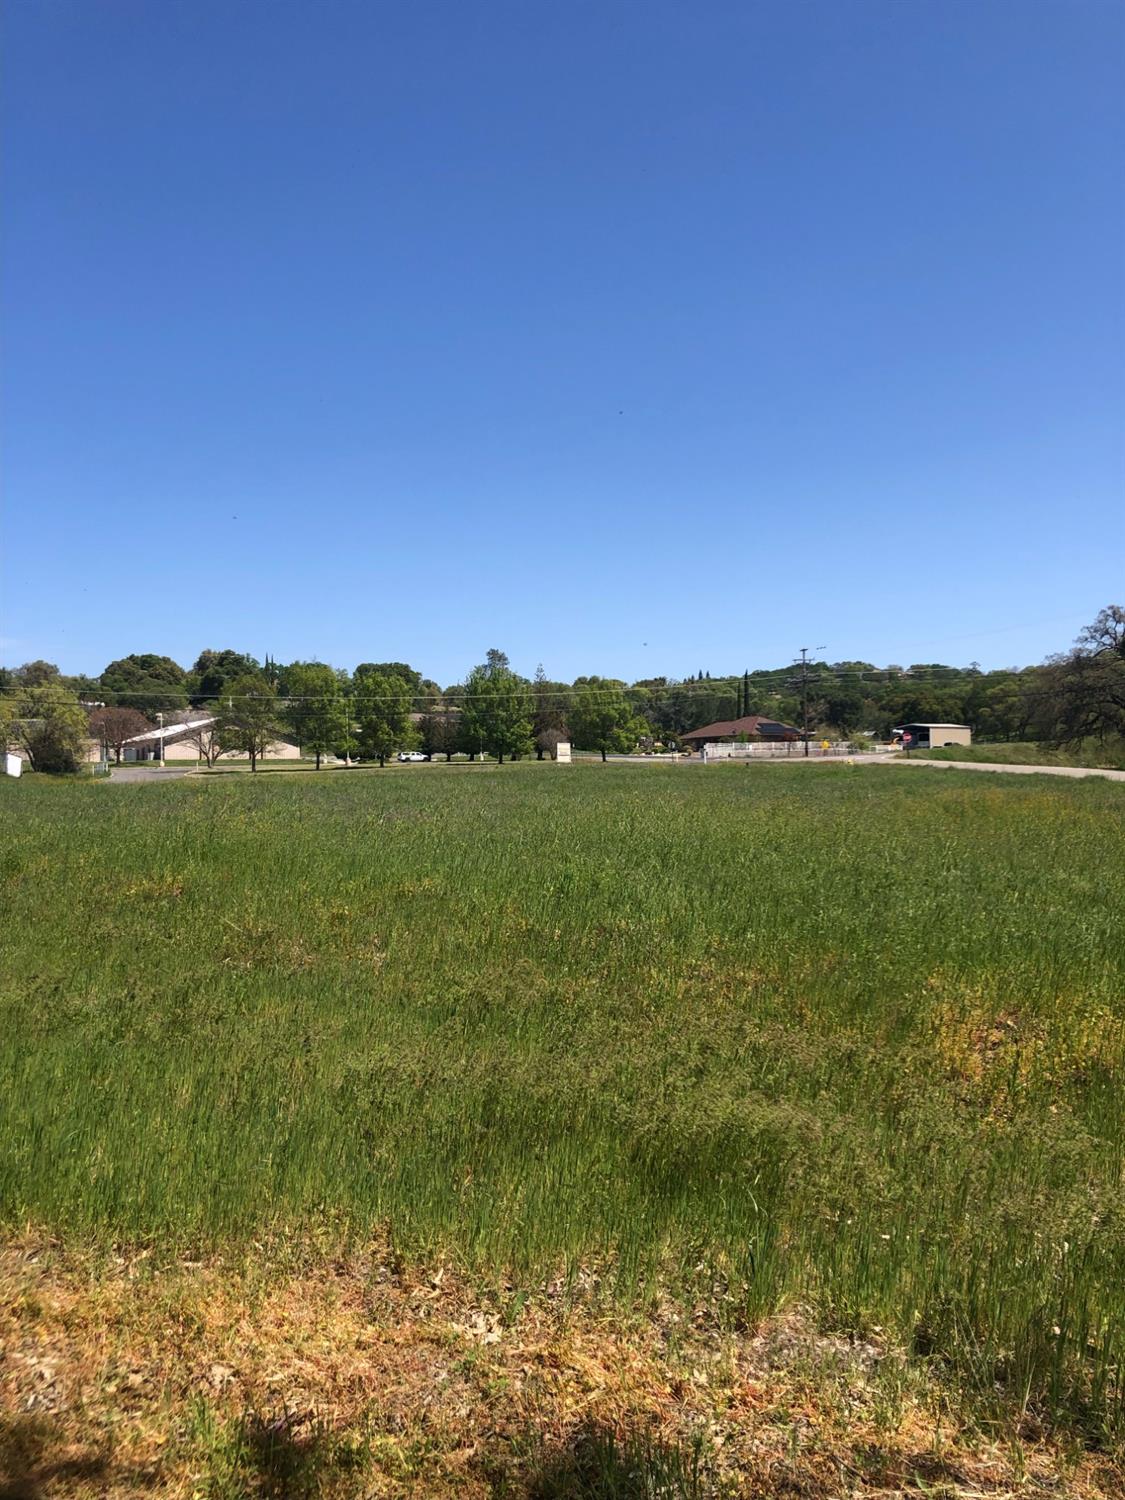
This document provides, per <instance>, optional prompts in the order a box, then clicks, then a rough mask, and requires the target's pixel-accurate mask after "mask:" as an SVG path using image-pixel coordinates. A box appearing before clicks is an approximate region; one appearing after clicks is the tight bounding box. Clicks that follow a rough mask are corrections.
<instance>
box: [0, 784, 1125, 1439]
mask: <svg viewBox="0 0 1125 1500" xmlns="http://www.w3.org/2000/svg"><path fill="white" fill-rule="evenodd" d="M403 769H404V770H407V769H410V770H415V771H417V770H418V769H419V768H403ZM982 780H984V781H986V782H987V783H988V784H987V785H982ZM0 826H2V828H3V832H4V837H3V842H2V844H0V892H2V893H3V908H4V910H3V921H2V925H0V1008H2V1013H0V1098H3V1100H4V1108H3V1111H2V1112H0V1214H2V1215H3V1217H4V1219H5V1221H6V1222H7V1223H8V1224H9V1225H10V1226H17V1225H19V1224H22V1223H25V1222H28V1221H31V1222H35V1223H38V1224H40V1225H43V1226H46V1227H48V1228H50V1229H53V1230H57V1231H58V1232H59V1233H60V1234H62V1235H64V1236H70V1237H75V1236H81V1237H93V1238H94V1239H95V1240H97V1239H101V1240H104V1241H105V1242H107V1243H108V1242H110V1241H111V1240H112V1241H124V1240H128V1241H137V1240H143V1239H145V1238H146V1237H153V1238H159V1239H160V1240H161V1241H163V1242H165V1243H170V1244H172V1243H174V1244H175V1245H177V1246H192V1245H198V1244H215V1243H222V1242H223V1241H224V1240H230V1239H237V1240H243V1239H246V1238H247V1237H250V1236H253V1235H254V1234H255V1233H258V1232H262V1231H267V1230H270V1229H275V1228H284V1227H287V1226H308V1225H310V1224H312V1225H316V1226H318V1227H319V1228H320V1229H321V1230H322V1231H324V1230H327V1231H328V1232H329V1233H330V1235H335V1236H339V1237H341V1238H343V1237H345V1236H346V1235H347V1234H348V1233H349V1232H355V1233H361V1232H363V1231H365V1230H369V1229H371V1228H372V1227H373V1226H375V1225H380V1226H389V1227H390V1230H391V1232H392V1234H393V1236H394V1238H395V1242H396V1244H397V1245H398V1246H400V1247H401V1249H402V1251H403V1252H404V1253H405V1254H407V1255H409V1254H412V1253H415V1252H419V1253H422V1252H426V1251H431V1250H435V1249H441V1250H443V1251H444V1252H446V1253H449V1254H452V1255H453V1256H454V1257H455V1258H456V1259H457V1260H458V1261H460V1262H461V1263H462V1264H463V1265H465V1266H466V1267H467V1268H468V1269H469V1270H470V1271H472V1273H473V1274H481V1275H491V1274H495V1273H498V1272H499V1271H500V1270H501V1269H504V1270H506V1272H507V1273H508V1274H509V1275H510V1276H511V1277H513V1278H514V1280H515V1282H516V1283H517V1284H520V1283H521V1282H522V1283H523V1284H527V1285H531V1284H533V1283H534V1282H536V1281H537V1280H538V1279H541V1278H542V1277H543V1276H544V1275H546V1274H547V1273H554V1272H556V1271H558V1270H560V1269H562V1270H565V1269H567V1268H569V1269H571V1270H574V1269H576V1268H578V1267H579V1266H585V1267H596V1268H600V1269H601V1270H602V1272H603V1274H604V1277H605V1285H606V1286H607V1288H608V1289H609V1290H610V1291H611V1292H613V1293H615V1294H620V1295H622V1296H625V1297H635V1296H637V1295H642V1296H643V1295H644V1294H645V1293H646V1292H647V1291H649V1290H651V1289H652V1288H654V1287H655V1286H656V1285H658V1284H663V1285H664V1286H666V1287H668V1288H670V1289H672V1290H673V1291H676V1290H679V1291H681V1292H682V1293H683V1294H684V1295H685V1296H687V1295H690V1296H692V1297H695V1298H701V1299H703V1300H705V1301H706V1302H707V1303H708V1304H710V1305H713V1306H714V1307H715V1308H717V1309H718V1310H719V1311H720V1312H721V1313H722V1315H723V1316H724V1317H728V1318H731V1319H741V1318H744V1317H748V1316H755V1315H757V1314H759V1313H760V1312H762V1311H764V1310H767V1309H773V1308H775V1307H778V1306H779V1305H781V1304H783V1303H784V1302H786V1301H787V1300H800V1301H801V1302H803V1303H805V1304H807V1305H809V1306H811V1307H812V1308H814V1309H815V1310H816V1312H817V1315H818V1316H819V1317H820V1318H821V1320H822V1321H824V1322H825V1323H827V1324H830V1325H831V1326H834V1327H837V1328H842V1329H848V1330H859V1329H863V1328H866V1327H869V1326H874V1325H878V1326H880V1327H882V1328H885V1329H887V1330H889V1331H890V1333H891V1334H892V1335H893V1336H896V1337H897V1338H899V1339H901V1341H902V1342H903V1344H904V1345H905V1346H906V1347H907V1348H909V1349H913V1350H914V1351H915V1352H916V1353H917V1354H919V1355H927V1356H932V1357H940V1358H942V1359H943V1360H945V1361H947V1362H948V1366H949V1368H950V1369H951V1370H953V1371H955V1372H957V1373H958V1374H959V1376H960V1377H961V1378H962V1379H964V1380H965V1381H966V1382H968V1383H970V1384H973V1385H974V1386H976V1387H977V1388H979V1390H980V1391H981V1392H984V1393H989V1392H993V1391H995V1390H996V1389H997V1388H998V1387H999V1388H1000V1389H1002V1390H1004V1391H1006V1392H1007V1393H1008V1394H1009V1395H1010V1396H1011V1398H1012V1399H1013V1400H1016V1401H1023V1400H1025V1399H1028V1400H1031V1401H1033V1402H1034V1403H1037V1404H1038V1406H1039V1407H1040V1408H1041V1409H1042V1410H1044V1411H1047V1410H1050V1411H1053V1412H1055V1413H1056V1414H1060V1415H1062V1416H1063V1417H1065V1418H1066V1419H1067V1420H1068V1421H1072V1422H1074V1423H1076V1424H1078V1425H1080V1426H1082V1427H1083V1428H1084V1429H1086V1430H1087V1431H1093V1432H1097V1433H1106V1432H1109V1431H1111V1430H1117V1429H1119V1427H1120V1418H1121V1399H1122V1396H1121V1388H1120V1385H1119V1384H1118V1376H1117V1370H1118V1362H1119V1360H1120V1358H1121V1339H1122V1336H1123V1330H1125V1189H1123V1185H1122V1184H1123V1168H1125V1151H1123V1147H1125V1090H1123V1089H1122V1086H1121V1083H1122V1072H1121V1064H1122V1054H1123V1036H1125V1033H1123V1019H1125V871H1123V866H1122V860H1121V849H1122V847H1123V839H1125V796H1123V795H1122V789H1121V788H1120V787H1118V786H1115V785H1112V784H1104V783H1097V782H1081V783H1068V782H1060V783H1057V784H1056V783H1053V782H1052V783H1050V784H1046V785H1042V784H1039V783H1038V781H1028V780H1025V779H1017V778H995V779H993V778H980V777H968V776H965V777H960V776H957V775H955V774H951V775H949V776H948V777H942V778H940V779H931V778H929V777H918V776H917V775H915V774H913V773H911V772H909V771H908V770H906V769H902V770H896V769H895V768H893V767H879V768H861V767H847V766H823V767H809V768H807V769H806V770H805V771H803V773H802V774H801V775H800V776H785V777H781V776H777V775H775V774H771V771H770V769H769V768H766V767H751V768H746V767H742V766H732V767H730V768H715V769H712V770H710V771H708V772H706V773H702V772H696V771H690V770H685V769H683V768H676V767H673V766H667V767H661V766H628V765H617V766H615V765H612V764H611V765H609V766H605V767H602V766H572V767H569V768H565V767H558V766H553V765H550V764H546V765H537V764H535V763H521V764H518V765H515V766H505V767H503V768H499V769H498V768H495V767H492V768H487V769H485V768H482V769H481V770H480V771H479V773H478V774H471V775H470V774H466V773H465V772H464V771H463V770H461V769H458V768H454V769H453V770H451V771H446V770H444V769H443V768H442V767H440V766H432V767H427V768H424V771H423V774H410V775H408V774H394V775H391V774H381V775H380V774H372V775H361V776H360V775H357V776H351V775H348V776H324V777H311V776H310V777H297V776H293V777H288V776H282V777H276V776H259V777H251V776H230V777H215V778H205V777H199V778H197V777H189V778H186V779H184V780H181V781H176V782H171V783H166V784H156V785H151V786H128V785H126V786H114V785H112V784H109V785H107V784H91V783H82V782H73V781H72V782H69V783H68V782H58V783H51V782H48V781H47V780H45V779H38V778H37V779H35V780H34V781H28V782H24V783H19V782H11V783H5V784H3V785H0Z"/></svg>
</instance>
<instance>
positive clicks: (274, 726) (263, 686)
mask: <svg viewBox="0 0 1125 1500" xmlns="http://www.w3.org/2000/svg"><path fill="white" fill-rule="evenodd" d="M280 732H281V723H280V711H279V705H278V698H277V689H276V688H275V687H274V686H273V684H272V683H271V682H269V681H267V679H266V678H265V677H263V676H262V674H261V673H260V672H247V673H246V674H245V676H243V677H236V678H235V679H234V681H233V682H228V683H227V685H226V687H225V688H224V690H223V696H222V697H221V698H220V699H219V701H218V703H217V704H216V705H215V738H216V740H217V742H218V745H219V746H220V749H221V751H222V753H223V754H228V753H230V752H232V751H234V752H238V753H241V754H243V755H246V756H249V758H250V769H251V771H256V770H257V769H258V762H259V760H261V758H262V757H263V756H264V755H265V754H266V752H267V751H268V750H269V748H270V746H271V745H272V744H274V742H275V741H276V740H277V738H278V735H279V734H280Z"/></svg>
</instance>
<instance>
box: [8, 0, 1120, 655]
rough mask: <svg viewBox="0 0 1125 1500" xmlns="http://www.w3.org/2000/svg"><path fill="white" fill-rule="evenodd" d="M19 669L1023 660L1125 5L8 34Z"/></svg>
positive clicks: (87, 27)
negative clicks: (136, 655)
mask: <svg viewBox="0 0 1125 1500" xmlns="http://www.w3.org/2000/svg"><path fill="white" fill-rule="evenodd" d="M4 12H5V18H4V22H3V38H2V41H3V49H2V50H3V67H4V77H3V98H4V105H3V108H4V114H5V119H4V133H5V137H6V158H7V160H6V168H5V173H4V185H3V194H4V201H3V218H4V224H5V241H6V247H5V259H4V275H3V307H2V313H3V330H4V339H3V355H2V358H3V382H4V385H3V400H4V445H3V460H2V462H3V505H4V508H3V516H2V551H3V558H2V563H3V573H2V578H0V581H2V587H3V595H2V600H0V635H2V637H3V645H2V647H0V657H2V659H3V660H5V661H6V662H8V663H12V664H14V663H17V662H19V661H22V660H24V659H26V658H30V657H40V656H42V657H47V658H48V659H50V660H55V661H58V662H59V663H60V665H61V666H62V667H63V669H64V670H66V671H80V670H82V671H95V672H96V671H99V670H100V669H101V667H102V666H104V664H105V663H106V661H107V660H109V659H110V658H112V657H115V656H117V655H120V654H122V653H124V652H127V651H133V650H136V651H145V650H149V651H158V652H166V653H168V654H169V655H172V656H174V657H176V658H177V659H178V660H180V661H181V662H183V663H185V664H190V662H191V660H192V659H193V658H194V657H195V655H196V654H197V652H198V651H199V650H200V649H201V648H203V647H205V646H213V647H224V646H228V645H229V646H234V647H236V648H238V649H243V650H249V651H251V652H253V653H254V654H255V655H258V656H261V655H264V654H265V653H266V652H271V653H272V654H273V655H274V656H275V657H277V658H279V659H281V660H286V659H290V658H294V657H319V658H320V659H322V660H327V661H330V662H332V663H334V664H336V665H341V666H347V667H351V666H353V665H354V664H355V663H356V662H357V661H361V660H372V659H374V660H385V659H405V660H408V661H410V662H412V663H413V664H414V665H416V666H417V667H419V668H420V669H422V670H423V671H424V672H425V673H426V674H427V675H431V676H433V677H435V678H437V679H438V680H439V681H441V682H443V683H446V682H451V681H454V680H457V679H458V678H459V677H460V676H461V675H462V674H463V673H464V671H465V670H466V669H467V668H468V667H469V666H470V665H471V664H472V663H473V662H475V661H477V660H480V659H481V658H482V656H483V654H484V651H485V650H486V648H487V647H489V646H493V645H495V646H499V647H501V648H502V649H505V650H507V651H508V652H509V654H510V655H511V657H512V660H513V664H514V665H515V666H516V667H518V668H519V669H521V670H524V671H527V672H531V671H533V670H534V668H535V665H536V663H537V662H539V661H542V662H543V663H544V665H545V666H546V668H547V670H548V672H549V673H550V674H552V675H555V676H560V677H563V678H570V677H572V676H574V675H575V674H577V673H580V672H590V671H596V672H603V673H608V674H613V675H619V676H624V677H627V678H635V677H638V676H646V675H650V674H655V673H659V672H666V673H669V674H674V675H684V674H687V673H689V672H694V671H695V670H696V669H697V668H700V667H703V668H705V669H707V670H709V671H711V672H713V673H718V672H720V671H723V670H739V669H741V668H743V667H744V666H750V667H756V666H766V665H774V664H781V663H783V662H785V661H787V660H788V659H789V658H790V657H791V656H792V655H793V654H794V652H795V651H796V649H797V648H798V647H799V646H801V645H809V646H819V645H821V644H822V643H823V644H824V646H825V647H826V650H825V652H824V653H823V654H824V655H825V656H827V657H828V658H829V659H832V660H841V659H845V658H857V657H863V658H867V659H870V660H874V661H876V662H878V663H884V662H890V661H896V662H909V661H933V660H944V661H955V662H962V661H968V660H970V659H973V658H976V659H977V660H979V661H981V662H982V663H983V664H984V665H985V666H999V665H1007V664H1010V663H1015V662H1021V663H1022V662H1027V661H1033V660H1038V659H1040V658H1041V657H1042V656H1043V655H1044V654H1045V653H1046V652H1048V651H1050V650H1054V649H1057V648H1060V647H1063V646H1065V645H1066V644H1067V643H1068V642H1069V641H1070V639H1071V638H1072V637H1073V635H1074V634H1075V632H1076V631H1077V629H1078V628H1079V626H1081V625H1082V624H1083V623H1084V622H1085V621H1087V620H1088V619H1090V618H1091V617H1092V616H1093V615H1094V614H1095V613H1096V612H1097V610H1098V609H1099V608H1100V607H1101V606H1102V605H1103V604H1106V603H1108V602H1110V601H1120V600H1122V598H1123V597H1125V417H1123V413H1125V357H1123V354H1122V350H1123V348H1125V293H1123V280H1125V276H1123V272H1125V207H1123V204H1125V195H1123V192H1122V188H1123V184H1125V110H1123V106H1122V78H1123V76H1125V6H1123V5H1122V4H1120V3H1119V0H1067V3H1063V0H1052V3H1045V0H1035V3H1032V0H1018V3H1010V4H1009V3H1003V4H997V3H989V0H973V3H968V0H959V3H952V0H947V3H929V4H921V3H902V0H888V3H864V0H847V3H843V4H842V3H840V0H829V3H824V4H811V3H790V0H774V3H771V4H752V3H746V0H738V3H731V4H699V5H689V4H685V3H683V0H677V3H675V4H666V3H661V0H646V3H644V4H635V3H613V0H595V3H586V0H579V3H573V0H568V3H565V4H562V3H554V4H549V3H547V0H532V3H528V0H514V3H495V0H480V3H472V4H466V3H464V0H456V3H440V4H439V3H425V0H418V3H410V4H404V3H398V4H392V3H389V0H386V3H379V0H303V3H300V4H297V3H292V0H233V3H232V0H159V3H154V0H99V3H91V0H7V4H6V5H5V7H4Z"/></svg>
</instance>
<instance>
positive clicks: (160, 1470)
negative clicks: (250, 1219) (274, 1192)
mask: <svg viewBox="0 0 1125 1500" xmlns="http://www.w3.org/2000/svg"><path fill="white" fill-rule="evenodd" d="M609 1435H615V1436H616V1437H617V1438H618V1439H620V1440H623V1441H625V1442H629V1441H633V1442H636V1441H637V1440H638V1439H641V1440H643V1443H644V1444H645V1446H646V1449H651V1451H653V1452H657V1453H659V1452H664V1451H671V1452H675V1451H677V1450H679V1451H681V1452H685V1451H686V1452H690V1451H691V1450H692V1448H693V1445H694V1446H695V1447H697V1448H698V1451H699V1453H700V1455H701V1458H700V1469H701V1477H700V1480H699V1486H698V1487H697V1488H695V1489H676V1488H671V1489H669V1490H667V1491H666V1492H665V1493H667V1494H668V1495H670V1496H671V1495H675V1494H681V1493H683V1494H687V1493H691V1494H698V1495H700V1496H703V1495H708V1494H716V1495H718V1494H722V1495H728V1494H729V1495H754V1496H778V1497H780V1496H809V1497H812V1496H841V1497H843V1496H886V1497H890V1496H894V1495H903V1494H919V1495H921V1494H926V1495H930V1496H946V1497H953V1496H959V1497H965V1500H968V1497H972V1496H983V1495H988V1496H992V1497H1001V1496H1007V1495H1011V1496H1015V1495H1021V1496H1024V1495H1034V1494H1040V1493H1042V1494H1047V1493H1050V1494H1052V1495H1056V1496H1072V1497H1079V1496H1082V1497H1099V1500H1109V1497H1110V1496H1114V1495H1118V1494H1120V1493H1121V1490H1122V1473H1121V1471H1120V1470H1118V1469H1115V1468H1114V1467H1113V1466H1112V1464H1111V1463H1110V1462H1109V1461H1108V1460H1105V1459H1098V1458H1096V1457H1091V1456H1089V1455H1086V1456H1078V1455H1071V1456H1069V1457H1068V1456H1067V1455H1066V1454H1064V1453H1062V1452H1060V1451H1059V1450H1058V1449H1057V1448H1055V1447H1052V1446H1051V1445H1050V1444H1049V1443H1047V1442H1046V1441H1044V1440H1043V1439H1042V1438H1040V1437H1037V1435H1036V1434H1035V1433H1034V1431H1033V1430H1025V1431H1024V1432H1023V1433H1022V1434H1020V1435H1019V1436H1016V1435H1014V1434H1011V1433H1009V1434H1008V1435H1007V1436H1006V1437H1004V1438H1000V1437H998V1436H997V1435H996V1434H992V1435H988V1434H985V1433H982V1432H981V1430H980V1429H979V1428H975V1429H973V1428H970V1427H968V1426H967V1425H964V1424H963V1423H962V1421H961V1419H960V1417H959V1413H958V1412H957V1410H956V1409H954V1408H953V1407H952V1406H951V1405H950V1403H949V1397H948V1393H947V1392H945V1391H943V1389H942V1387H941V1386H940V1385H939V1384H938V1383H937V1382H936V1381H935V1380H934V1379H933V1378H932V1377H929V1378H927V1377H926V1376H924V1375H922V1374H920V1373H918V1372H917V1371H915V1370H912V1369H911V1368H910V1367H908V1366H907V1365H906V1363H905V1362H904V1361H903V1360H901V1359H900V1358H898V1357H897V1356H896V1355H895V1353H894V1352H893V1351H889V1350H887V1349H885V1348H882V1347H880V1346H879V1345H878V1344H874V1343H869V1344H856V1343H853V1342H850V1341H847V1340H842V1339H832V1338H827V1337H824V1336H823V1335H818V1334H816V1333H815V1332H814V1331H813V1330H812V1329H811V1328H810V1327H809V1326H808V1325H807V1323H806V1322H805V1321H804V1320H803V1318H802V1317H801V1316H800V1314H799V1313H798V1312H797V1311H791V1312H790V1313H789V1314H787V1315H786V1316H783V1317H779V1318H776V1319H773V1320H771V1321H770V1322H769V1323H767V1324H765V1325H763V1326H761V1327H759V1328H756V1329H747V1330H743V1331H740V1332H735V1333H731V1332H725V1331H722V1330H720V1329H719V1327H718V1326H717V1325H716V1323H715V1322H714V1320H713V1318H712V1317H711V1315H710V1313H709V1311H708V1309H707V1308H706V1307H705V1306H702V1305H701V1306H699V1307H697V1308H695V1309H691V1308H684V1307H682V1306H678V1305H675V1304H672V1303H667V1304H664V1305H659V1306H657V1307H656V1308H654V1309H650V1310H649V1311H648V1312H647V1313H646V1315H645V1316H643V1317H642V1316H639V1315H637V1316H632V1317H623V1316H622V1315H621V1313H620V1312H617V1313H612V1312H610V1311H609V1310H608V1309H607V1308H606V1307H604V1306H603V1305H601V1304H600V1302H599V1299H598V1298H597V1297H596V1295H593V1294H592V1291H591V1289H590V1288H588V1287H587V1288H583V1287H581V1286H578V1287H563V1286H562V1285H560V1284H553V1285H551V1286H548V1287H545V1288H544V1289H543V1291H542V1293H541V1295H539V1296H538V1297H536V1298H534V1299H531V1300H529V1301H526V1302H524V1301H523V1300H522V1299H519V1298H513V1297H512V1295H511V1293H510V1291H508V1290H507V1289H506V1288H505V1287H504V1286H503V1285H497V1286H493V1287H490V1288H481V1287H479V1286H478V1287H473V1286H471V1285H469V1284H468V1283H466V1282H465V1281H463V1280H460V1279H458V1278H457V1277H456V1276H454V1275H453V1274H452V1273H451V1272H449V1271H446V1270H443V1269H441V1268H436V1269H433V1270H431V1271H429V1272H428V1273H424V1272H422V1271H420V1270H418V1269H411V1268H404V1267H402V1266H401V1265H398V1264H397V1263H396V1261H395V1259H394V1257H393V1256H392V1255H391V1253H390V1252H389V1251H388V1249H387V1247H385V1246H370V1247H367V1248H366V1249H364V1250H362V1251H353V1252H350V1253H349V1254H348V1255H347V1257H346V1258H340V1257H338V1256H334V1255H332V1254H331V1253H330V1252H329V1251H328V1250H327V1249H324V1248H321V1249H317V1248H316V1247H314V1246H311V1245H307V1244H306V1245H303V1246H300V1247H293V1246H292V1245H289V1246H285V1245H275V1246H271V1247H262V1246H259V1247H258V1248H257V1249H256V1250H254V1251H252V1252H250V1253H247V1254H246V1255H244V1256H241V1257H240V1258H237V1259H228V1260H224V1259H221V1258H215V1259H210V1260H207V1261H203V1262H189V1261H173V1262H171V1263H168V1262H166V1261H162V1260H161V1258H160V1256H159V1254H158V1253H156V1252H153V1253H149V1252H140V1253H133V1254H128V1255H120V1256H109V1257H107V1256H106V1255H105V1254H104V1253H102V1254H94V1253H81V1252H78V1251H75V1250H72V1249H64V1248H63V1247H61V1246H59V1245H58V1244H57V1243H53V1242H51V1241H49V1240H47V1239H46V1238H44V1237H36V1236H34V1235H27V1236H25V1237H23V1238H22V1239H20V1240H18V1241H15V1242H9V1243H8V1244H7V1245H6V1246H5V1248H4V1249H3V1250H2V1251H0V1496H2V1497H4V1500H46V1497H54V1496H74V1497H93V1496H98V1497H107V1500H116V1497H123V1496H129V1495H137V1494H142V1493H158V1494H161V1495H167V1496H171V1497H185V1500H186V1497H203V1496H208V1497H212V1500H227V1497H237V1496H255V1495H263V1496H264V1495H277V1496H283V1495H284V1496H288V1495H323V1496H329V1497H352V1496H355V1497H358V1496H380V1497H381V1496H418V1495H424V1496H436V1497H441V1496H459V1497H485V1496H498V1495H512V1496H529V1497H530V1496H541V1497H556V1496H559V1497H561V1496H566V1495H574V1496H580V1495H595V1494H600V1493H608V1491H603V1490H601V1489H598V1488H597V1487H594V1488H590V1487H589V1483H588V1480H586V1479H584V1478H583V1472H584V1471H583V1461H582V1458H581V1454H582V1452H583V1443H586V1444H589V1443H590V1442H591V1441H598V1440H599V1437H600V1440H602V1441H605V1440H608V1437H609ZM583 1484H585V1485H586V1486H587V1487H585V1488H583V1487H582V1486H583ZM613 1493H615V1494H622V1495H628V1494H636V1495H638V1496H640V1495H647V1494H650V1493H656V1491H651V1490H646V1489H643V1488H636V1489H633V1490H630V1489H628V1488H627V1487H626V1488H621V1489H619V1490H615V1491H613Z"/></svg>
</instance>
